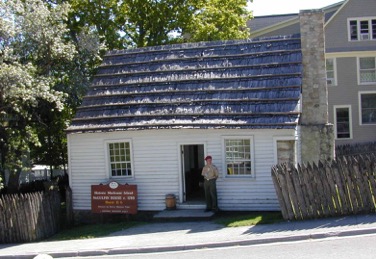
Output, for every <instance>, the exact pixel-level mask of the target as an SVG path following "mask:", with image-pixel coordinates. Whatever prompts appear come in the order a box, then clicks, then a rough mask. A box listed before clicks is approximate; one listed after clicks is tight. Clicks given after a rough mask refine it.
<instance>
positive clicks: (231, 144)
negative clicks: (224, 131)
mask: <svg viewBox="0 0 376 259" xmlns="http://www.w3.org/2000/svg"><path fill="white" fill-rule="evenodd" d="M224 142H225V150H226V154H225V155H226V168H227V175H246V176H251V175H252V171H253V170H252V157H253V156H252V147H251V144H252V140H251V139H249V138H245V139H241V138H234V139H225V141H224Z"/></svg>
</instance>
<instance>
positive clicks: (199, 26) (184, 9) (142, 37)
mask: <svg viewBox="0 0 376 259" xmlns="http://www.w3.org/2000/svg"><path fill="white" fill-rule="evenodd" d="M249 2H250V0H201V1H196V0H124V1H120V2H119V1H115V0H102V1H86V0H71V4H72V9H73V10H72V12H71V13H70V19H69V24H70V26H71V28H72V29H73V30H74V31H79V30H81V29H82V28H87V27H89V28H92V29H94V30H96V31H97V32H98V34H99V35H100V36H101V40H102V42H103V43H105V44H106V46H107V47H108V48H109V49H124V48H129V47H143V46H154V45H164V44H170V43H176V42H184V41H190V42H197V41H211V40H229V39H241V38H247V37H248V36H249V31H248V29H247V27H246V23H247V21H248V20H249V19H250V18H251V12H250V11H248V10H247V4H248V3H249Z"/></svg>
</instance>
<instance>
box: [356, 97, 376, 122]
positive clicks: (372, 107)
mask: <svg viewBox="0 0 376 259" xmlns="http://www.w3.org/2000/svg"><path fill="white" fill-rule="evenodd" d="M359 99H360V100H359V102H360V115H361V124H376V93H359Z"/></svg>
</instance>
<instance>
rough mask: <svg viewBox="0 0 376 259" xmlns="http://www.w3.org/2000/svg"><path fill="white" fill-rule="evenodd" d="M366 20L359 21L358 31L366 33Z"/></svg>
mask: <svg viewBox="0 0 376 259" xmlns="http://www.w3.org/2000/svg"><path fill="white" fill-rule="evenodd" d="M368 32H369V30H368V21H360V33H361V34H368Z"/></svg>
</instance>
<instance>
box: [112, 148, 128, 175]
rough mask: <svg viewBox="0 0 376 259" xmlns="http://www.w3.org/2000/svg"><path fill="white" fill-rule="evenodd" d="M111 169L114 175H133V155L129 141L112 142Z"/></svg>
mask: <svg viewBox="0 0 376 259" xmlns="http://www.w3.org/2000/svg"><path fill="white" fill-rule="evenodd" d="M108 148H109V154H110V170H111V175H112V176H131V175H132V171H131V155H130V144H129V142H121V143H110V144H109V145H108Z"/></svg>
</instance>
